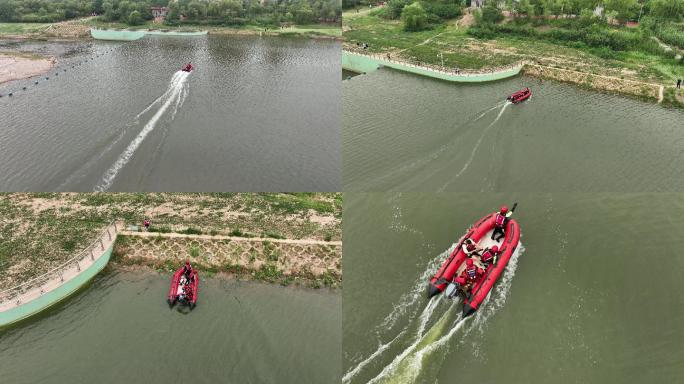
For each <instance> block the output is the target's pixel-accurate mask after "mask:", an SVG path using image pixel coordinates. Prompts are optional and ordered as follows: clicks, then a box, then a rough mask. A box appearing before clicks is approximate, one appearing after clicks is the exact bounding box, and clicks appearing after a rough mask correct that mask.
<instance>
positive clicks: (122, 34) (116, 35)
mask: <svg viewBox="0 0 684 384" xmlns="http://www.w3.org/2000/svg"><path fill="white" fill-rule="evenodd" d="M207 33H208V32H207V31H196V32H182V31H131V30H116V29H95V28H91V29H90V35H91V36H92V37H93V38H94V39H97V40H114V41H133V40H138V39H142V38H143V37H145V35H155V36H203V35H206V34H207Z"/></svg>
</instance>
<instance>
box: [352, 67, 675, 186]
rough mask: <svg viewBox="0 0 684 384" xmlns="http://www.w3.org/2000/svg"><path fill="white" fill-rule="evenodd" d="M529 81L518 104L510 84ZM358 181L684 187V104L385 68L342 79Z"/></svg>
mask: <svg viewBox="0 0 684 384" xmlns="http://www.w3.org/2000/svg"><path fill="white" fill-rule="evenodd" d="M525 86H529V87H530V88H531V89H532V92H533V96H532V98H531V99H530V100H528V101H526V102H524V103H521V104H519V105H510V104H506V102H505V98H506V96H507V95H509V94H511V93H513V92H514V91H516V90H519V89H522V88H523V87H525ZM342 108H343V111H344V112H343V123H342V126H343V139H342V140H343V152H344V156H343V162H344V168H343V180H344V185H345V190H348V191H359V192H367V191H378V192H383V191H387V190H396V191H417V192H428V191H454V192H478V191H491V192H502V191H523V192H536V191H544V192H612V191H623V192H641V191H644V192H652V191H672V192H677V191H681V190H684V168H683V167H681V164H682V162H684V151H683V150H682V145H684V129H683V128H684V111H681V110H672V109H666V108H663V107H661V106H659V105H657V104H655V103H648V102H641V101H637V100H633V99H628V98H625V97H621V96H616V95H608V94H602V93H598V92H592V91H588V90H583V89H580V88H577V87H574V86H570V85H565V84H561V83H557V82H550V81H548V82H541V81H539V80H536V79H533V78H529V77H523V76H521V77H516V78H513V79H509V80H505V81H499V82H495V83H487V84H476V85H458V84H453V83H448V82H443V81H437V80H434V79H430V78H425V77H421V76H416V75H411V74H405V73H402V72H397V71H393V70H390V69H381V70H379V71H375V72H372V73H369V74H367V75H362V76H356V77H353V78H352V79H350V80H348V81H343V82H342Z"/></svg>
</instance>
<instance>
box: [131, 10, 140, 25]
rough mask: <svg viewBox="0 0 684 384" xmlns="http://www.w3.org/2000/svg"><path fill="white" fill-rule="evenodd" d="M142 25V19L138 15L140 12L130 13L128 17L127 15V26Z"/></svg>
mask: <svg viewBox="0 0 684 384" xmlns="http://www.w3.org/2000/svg"><path fill="white" fill-rule="evenodd" d="M142 23H143V18H142V16H141V15H140V12H138V11H133V12H131V14H130V15H128V24H129V25H140V24H142Z"/></svg>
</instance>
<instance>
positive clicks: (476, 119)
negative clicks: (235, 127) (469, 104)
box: [473, 101, 507, 121]
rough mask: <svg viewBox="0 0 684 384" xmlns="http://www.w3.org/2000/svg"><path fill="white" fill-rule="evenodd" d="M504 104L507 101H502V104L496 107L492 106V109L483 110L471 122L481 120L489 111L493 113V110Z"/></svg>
mask: <svg viewBox="0 0 684 384" xmlns="http://www.w3.org/2000/svg"><path fill="white" fill-rule="evenodd" d="M505 103H507V101H504V102H503V103H499V104H497V105H495V106H493V107H491V108H489V109H487V110H485V111H484V112H482V113H480V114H479V115H478V116H477V117H476V118H475V120H473V121H478V120H480V119H481V118H483V117H484V116H485V115H486V114H488V113H489V112H490V111H493V110H495V109H497V108H499V107H501V106H502V105H504V104H505Z"/></svg>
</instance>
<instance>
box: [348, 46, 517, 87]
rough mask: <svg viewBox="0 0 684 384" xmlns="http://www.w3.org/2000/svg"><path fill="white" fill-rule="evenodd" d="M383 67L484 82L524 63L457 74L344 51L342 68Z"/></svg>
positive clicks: (362, 70) (363, 70)
mask: <svg viewBox="0 0 684 384" xmlns="http://www.w3.org/2000/svg"><path fill="white" fill-rule="evenodd" d="M381 67H388V68H393V69H396V70H399V71H404V72H409V73H414V74H416V75H421V76H428V77H432V78H435V79H441V80H446V81H453V82H460V83H482V82H487V81H496V80H501V79H506V78H509V77H513V76H516V75H518V74H519V73H520V71H521V70H522V65H521V66H518V67H514V68H511V69H509V70H505V71H500V72H495V73H482V74H470V75H456V74H449V73H443V72H439V71H433V70H430V69H425V68H417V67H412V66H409V65H404V64H400V63H396V62H392V61H387V60H382V59H377V58H374V57H370V56H365V55H359V54H355V53H351V52H346V51H342V68H343V69H346V70H349V71H353V72H359V73H367V72H372V71H375V70H377V69H379V68H381Z"/></svg>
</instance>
